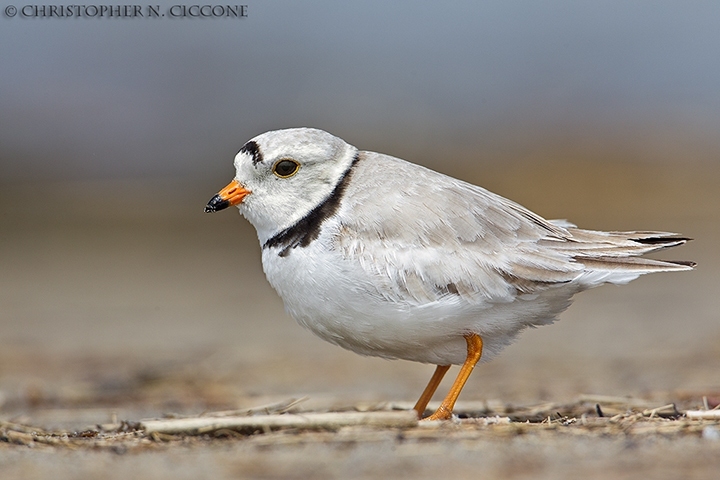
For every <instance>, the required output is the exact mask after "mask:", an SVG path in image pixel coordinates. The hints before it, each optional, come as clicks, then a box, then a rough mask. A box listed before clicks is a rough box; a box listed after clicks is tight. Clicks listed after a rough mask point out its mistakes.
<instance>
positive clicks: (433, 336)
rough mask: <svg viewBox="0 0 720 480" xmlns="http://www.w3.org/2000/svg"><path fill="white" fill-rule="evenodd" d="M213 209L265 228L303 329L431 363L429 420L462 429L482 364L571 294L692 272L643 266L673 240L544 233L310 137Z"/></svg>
mask: <svg viewBox="0 0 720 480" xmlns="http://www.w3.org/2000/svg"><path fill="white" fill-rule="evenodd" d="M234 165H235V170H236V174H235V177H234V179H233V180H232V181H231V182H230V183H229V184H228V185H227V186H226V187H225V188H223V189H222V190H220V191H219V192H218V193H217V194H216V195H214V196H213V197H212V198H211V199H210V201H209V202H208V204H207V205H206V207H205V212H206V213H213V212H217V211H220V210H223V209H225V208H228V207H230V206H237V208H238V209H239V210H240V213H241V214H242V215H243V216H244V217H245V218H246V219H247V220H248V221H249V222H250V223H251V224H252V225H253V226H254V227H255V230H256V232H257V236H258V239H259V242H260V245H261V246H262V265H263V270H264V272H265V275H266V277H267V280H268V281H269V283H270V285H272V287H273V288H274V289H275V290H276V291H277V293H278V294H279V295H280V297H281V298H282V300H283V303H284V306H285V309H286V311H287V312H288V313H289V314H290V316H292V317H293V318H294V319H295V320H296V321H297V322H298V323H299V324H300V325H301V326H303V327H306V328H308V329H309V330H310V331H312V332H313V333H314V334H316V335H317V336H319V337H320V338H322V339H323V340H326V341H328V342H330V343H333V344H335V345H338V346H340V347H343V348H345V349H348V350H351V351H353V352H356V353H358V354H361V355H366V356H377V357H382V358H386V359H404V360H409V361H414V362H421V363H426V364H434V365H435V366H436V368H435V371H434V373H433V375H432V378H431V379H430V381H429V383H428V385H427V387H426V388H425V390H424V391H423V393H422V395H421V396H420V398H419V400H418V401H417V403H416V404H415V406H414V407H413V409H414V410H415V411H416V412H417V415H418V417H419V418H422V416H423V414H424V412H425V410H426V408H427V405H428V403H429V401H430V400H431V398H432V396H433V395H434V393H435V391H436V390H437V388H438V386H439V384H440V382H441V380H442V379H443V377H444V375H445V374H446V373H447V371H448V369H449V368H450V366H451V365H460V371H459V373H458V374H457V377H456V379H455V381H454V383H453V384H452V386H451V387H450V390H449V392H448V394H447V395H446V396H445V398H444V400H443V401H442V402H441V404H440V407H439V408H438V409H437V410H436V411H435V412H434V413H432V414H431V415H429V416H428V417H426V418H425V420H448V419H451V418H452V411H453V408H454V406H455V402H456V400H457V398H458V396H459V395H460V392H461V390H462V389H463V387H464V385H465V383H466V382H467V380H468V378H469V376H470V374H471V372H472V371H473V369H474V367H475V366H476V364H477V363H478V362H479V361H480V360H481V359H482V361H483V362H484V361H488V360H490V359H492V358H493V357H495V356H496V355H497V354H498V353H500V351H501V350H502V349H503V348H504V347H506V346H507V345H509V344H510V343H511V342H512V341H513V340H514V339H515V338H516V337H517V336H518V334H519V333H520V332H521V331H522V330H524V329H526V328H527V327H534V326H539V325H545V324H550V323H553V322H554V321H555V320H556V318H557V316H558V315H559V314H560V313H561V312H563V311H564V310H565V309H566V308H567V307H568V306H569V305H570V303H571V301H572V298H573V296H574V295H575V294H577V293H579V292H581V291H583V290H586V289H589V288H592V287H595V286H598V285H601V284H605V283H610V284H625V283H627V282H629V281H631V280H634V279H635V278H637V277H639V276H640V275H643V274H646V273H652V272H665V271H682V270H692V269H693V268H694V267H695V263H694V262H690V261H663V260H655V259H649V258H644V257H641V256H642V255H644V254H646V253H649V252H653V251H656V250H660V249H664V248H667V247H674V246H677V245H682V244H684V243H686V242H687V241H689V240H690V239H689V238H687V237H683V236H681V235H679V234H675V233H669V232H653V231H628V232H617V231H611V232H606V231H593V230H585V229H581V228H578V227H577V226H576V225H574V224H572V223H570V222H568V221H566V220H545V219H544V218H542V217H541V216H539V215H537V214H535V213H533V212H531V211H530V210H528V209H526V208H525V207H523V206H521V205H519V204H517V203H515V202H513V201H511V200H508V199H506V198H504V197H502V196H500V195H497V194H494V193H491V192H490V191H488V190H486V189H484V188H482V187H479V186H475V185H473V184H470V183H467V182H464V181H462V180H458V179H455V178H453V177H450V176H446V175H444V174H441V173H438V172H436V171H433V170H430V169H428V168H425V167H423V166H420V165H417V164H414V163H410V162H408V161H405V160H402V159H399V158H395V157H392V156H389V155H385V154H381V153H375V152H371V151H361V150H359V149H358V148H356V147H354V146H352V145H350V144H348V143H346V142H345V141H344V140H342V139H340V138H338V137H336V136H334V135H332V134H330V133H328V132H325V131H323V130H318V129H314V128H290V129H284V130H275V131H269V132H266V133H263V134H261V135H258V136H257V137H255V138H253V139H252V140H250V141H248V142H247V143H245V144H244V145H243V146H242V147H241V148H240V150H239V152H238V153H237V155H236V156H235V159H234Z"/></svg>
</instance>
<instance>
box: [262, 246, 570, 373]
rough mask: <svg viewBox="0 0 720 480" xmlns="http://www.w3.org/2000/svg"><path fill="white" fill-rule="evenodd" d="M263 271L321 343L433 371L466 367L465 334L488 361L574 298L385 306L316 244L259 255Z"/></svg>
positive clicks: (354, 269) (354, 272)
mask: <svg viewBox="0 0 720 480" xmlns="http://www.w3.org/2000/svg"><path fill="white" fill-rule="evenodd" d="M318 240H320V239H318ZM263 269H264V270H265V274H266V275H267V278H268V280H269V282H270V284H271V285H272V286H273V287H274V288H275V290H276V291H277V292H278V293H279V294H280V297H281V298H282V299H283V302H284V303H285V308H286V310H287V311H288V313H290V315H291V316H292V317H293V318H295V320H297V322H298V323H300V325H303V326H304V327H307V328H308V329H310V330H311V331H312V332H313V333H315V334H316V335H318V336H319V337H320V338H322V339H324V340H326V341H328V342H331V343H334V344H336V345H339V346H341V347H343V348H346V349H348V350H352V351H354V352H356V353H359V354H361V355H371V356H378V357H384V358H400V359H405V360H411V361H416V362H423V363H432V364H437V365H448V364H461V363H463V361H464V360H465V357H466V355H467V351H466V342H465V339H464V338H463V335H464V334H466V333H477V334H479V335H480V336H481V337H482V339H483V342H484V353H483V360H489V359H490V358H492V357H493V356H494V355H496V354H497V353H499V352H500V351H501V350H502V349H503V348H504V347H505V346H507V345H508V344H510V343H511V342H512V340H513V339H514V337H515V336H516V335H517V334H518V333H519V332H520V331H521V330H523V329H524V328H526V327H527V326H529V325H539V324H545V323H550V322H552V321H553V320H554V318H555V316H556V315H557V314H558V313H559V312H560V311H562V310H564V309H565V308H566V307H567V305H569V301H568V299H569V297H570V296H571V295H572V293H571V292H567V293H562V294H561V295H557V294H556V295H554V297H558V298H543V297H538V298H536V299H533V300H520V299H518V300H516V301H515V302H512V303H509V304H508V303H504V304H497V305H492V304H479V303H474V304H470V303H468V302H466V301H464V300H462V299H461V298H460V297H458V296H452V295H449V296H447V297H444V298H442V299H440V300H438V301H434V302H429V303H425V304H417V303H412V302H410V301H398V300H397V299H392V300H389V299H388V298H387V296H385V295H384V294H383V291H382V281H378V279H377V278H370V277H369V276H368V274H367V273H366V272H365V271H363V270H362V269H361V268H359V266H357V265H354V264H352V262H350V261H348V260H346V259H344V258H342V257H341V255H340V254H339V253H338V252H336V251H333V250H330V249H327V248H324V247H323V243H322V242H321V241H316V242H313V243H312V244H311V245H309V246H307V247H304V248H295V249H293V251H292V252H291V253H290V254H289V255H287V256H285V257H279V256H278V255H277V253H276V252H274V251H273V250H271V249H264V250H263ZM558 293H560V292H558Z"/></svg>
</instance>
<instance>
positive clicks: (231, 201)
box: [205, 180, 250, 213]
mask: <svg viewBox="0 0 720 480" xmlns="http://www.w3.org/2000/svg"><path fill="white" fill-rule="evenodd" d="M248 195H250V190H246V189H245V188H243V187H242V186H241V185H240V184H239V183H238V181H237V180H233V181H232V182H230V183H229V184H228V186H227V187H225V188H223V189H222V190H220V191H219V192H218V193H217V195H215V196H214V197H212V198H211V199H210V201H209V202H208V204H207V205H206V206H205V213H213V212H218V211H220V210H224V209H226V208H228V207H229V206H232V205H237V204H239V203H240V202H242V201H243V199H244V198H245V197H247V196H248Z"/></svg>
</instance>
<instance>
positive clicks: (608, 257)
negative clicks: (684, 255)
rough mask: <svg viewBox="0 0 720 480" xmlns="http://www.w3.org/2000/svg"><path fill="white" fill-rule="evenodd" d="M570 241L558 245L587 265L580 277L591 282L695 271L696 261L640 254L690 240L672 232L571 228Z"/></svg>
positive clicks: (629, 279) (585, 281)
mask: <svg viewBox="0 0 720 480" xmlns="http://www.w3.org/2000/svg"><path fill="white" fill-rule="evenodd" d="M568 233H570V237H569V238H568V241H567V242H566V243H564V244H562V245H558V246H557V247H556V248H560V249H563V250H564V251H565V252H567V253H569V254H570V255H571V256H572V258H573V259H574V260H575V261H576V262H578V263H581V264H582V265H583V266H584V267H585V271H584V272H583V273H582V274H581V275H580V277H579V278H578V280H580V281H581V282H582V283H587V284H588V285H592V284H598V283H604V282H608V283H615V284H624V283H627V282H629V281H631V280H634V279H636V278H637V277H639V276H640V275H643V274H646V273H652V272H671V271H683V270H692V269H693V268H694V267H695V265H696V264H695V262H691V261H687V260H655V259H651V258H642V257H641V255H644V254H646V253H650V252H655V251H657V250H662V249H664V248H670V247H676V246H678V245H683V244H684V243H687V242H688V241H690V240H691V239H690V238H687V237H682V236H679V235H677V234H674V233H669V232H596V231H592V230H581V229H576V228H570V229H568Z"/></svg>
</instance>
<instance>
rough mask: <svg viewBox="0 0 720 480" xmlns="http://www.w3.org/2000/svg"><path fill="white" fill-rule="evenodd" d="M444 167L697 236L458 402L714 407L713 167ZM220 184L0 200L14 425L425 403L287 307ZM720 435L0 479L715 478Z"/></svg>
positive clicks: (369, 443)
mask: <svg viewBox="0 0 720 480" xmlns="http://www.w3.org/2000/svg"><path fill="white" fill-rule="evenodd" d="M446 171H447V170H446ZM448 173H451V174H454V175H457V176H461V177H462V178H464V179H466V180H469V181H472V182H476V183H479V184H482V185H484V186H486V187H488V188H490V189H492V190H494V191H496V192H498V193H501V194H503V195H505V196H508V197H510V198H512V199H514V200H516V201H519V202H520V203H522V204H524V205H526V206H527V207H529V208H531V209H532V210H535V211H536V212H538V213H540V214H542V215H543V216H546V217H549V218H568V219H570V220H572V221H573V222H575V223H578V224H579V225H581V226H583V227H586V228H596V229H617V230H622V229H656V230H668V231H678V232H682V233H683V234H685V235H688V236H691V237H694V238H695V239H696V240H695V241H694V242H692V243H691V244H689V245H686V246H684V247H681V248H679V249H677V250H675V251H670V252H667V253H666V254H664V255H663V256H664V257H665V258H669V259H691V260H695V261H697V262H698V263H699V267H698V269H697V270H696V271H695V272H692V273H678V274H662V275H653V276H649V277H645V278H642V279H640V280H637V281H635V282H633V283H632V284H630V285H627V286H624V287H621V288H617V287H609V286H608V287H602V288H599V289H596V290H594V291H591V292H586V293H583V294H581V295H580V296H579V297H578V298H577V300H576V301H575V303H574V305H573V306H572V307H571V308H570V309H569V310H568V311H567V312H566V313H564V314H563V315H562V316H561V321H560V322H558V323H557V324H555V325H553V326H549V327H544V328H541V329H537V330H532V331H528V332H526V333H525V334H524V335H523V336H522V338H521V339H520V340H519V341H518V342H517V343H516V344H514V345H513V346H511V347H510V348H508V349H507V350H506V351H505V352H504V354H503V355H501V356H500V357H499V358H498V359H496V360H494V361H493V362H492V363H488V364H483V365H481V366H480V367H479V368H478V369H476V371H475V372H474V374H473V376H472V378H471V379H470V382H469V383H468V385H467V386H466V388H465V390H464V392H463V394H462V396H461V400H462V401H466V402H478V401H485V402H488V403H490V404H494V405H506V406H507V405H516V406H518V405H520V406H522V405H533V404H540V403H543V402H551V403H555V404H558V405H562V404H565V403H571V402H575V401H576V400H577V398H578V396H579V395H581V394H602V395H616V396H617V395H619V396H632V397H635V398H640V399H643V400H644V401H647V402H649V403H650V404H654V405H657V406H661V405H665V404H668V403H676V404H678V405H681V406H682V407H683V408H693V407H699V406H701V405H702V398H703V396H705V397H708V398H710V399H711V401H714V400H713V399H716V398H718V396H719V395H720V394H719V393H718V392H720V313H719V312H720V290H719V289H718V285H719V282H718V280H719V279H720V275H719V272H720V255H718V253H717V248H716V246H717V238H718V234H719V233H720V232H719V230H720V228H719V227H720V222H719V220H720V193H719V192H718V189H717V185H718V180H720V170H718V169H717V168H711V167H710V166H707V165H706V166H694V167H692V168H680V167H671V166H653V167H652V168H651V167H649V166H648V165H644V166H643V165H632V164H625V163H621V162H617V163H613V164H597V163H590V162H587V163H582V162H581V163H573V164H560V163H557V162H553V161H549V160H548V161H540V162H535V163H527V164H525V163H522V162H516V163H514V164H511V165H507V166H505V167H503V168H500V167H493V168H484V169H477V168H470V167H466V168H461V167H457V169H456V170H455V171H448ZM226 180H227V179H219V180H218V182H217V183H216V184H215V183H209V182H207V181H204V182H200V184H198V183H197V182H195V183H193V182H188V181H163V182H152V181H144V182H136V181H123V182H121V181H118V182H114V183H101V182H78V183H72V184H49V185H6V186H3V187H2V190H0V215H1V217H0V221H1V222H2V224H1V227H0V228H1V230H0V305H1V308H0V421H4V422H16V423H18V424H22V425H30V426H35V427H38V428H42V429H45V430H53V431H59V430H65V431H68V432H75V431H82V430H85V429H88V428H91V427H93V426H95V425H97V424H105V423H109V422H112V421H114V420H126V421H137V420H139V419H141V418H146V417H154V416H161V415H163V414H167V413H174V414H183V415H192V414H199V413H202V412H206V411H212V410H224V409H236V408H247V407H252V406H256V405H262V404H265V403H268V402H273V401H279V400H286V399H288V398H299V397H302V396H309V397H310V400H308V402H311V403H309V405H312V402H316V404H317V405H324V407H323V408H328V407H329V408H331V409H333V410H342V409H345V408H348V407H354V408H366V407H367V405H377V404H381V403H382V402H413V401H414V400H415V399H416V397H417V396H418V395H419V394H420V392H421V390H422V388H423V387H424V385H425V382H426V381H427V380H428V378H429V376H430V374H431V373H432V369H433V368H432V367H431V366H428V365H420V364H411V363H408V362H400V361H398V362H389V361H385V360H380V359H374V358H363V357H359V356H357V355H355V354H353V353H351V352H346V351H343V350H341V349H339V348H337V347H334V346H332V345H329V344H325V343H324V342H322V341H321V340H319V339H316V338H315V337H313V336H312V334H310V333H309V332H306V331H304V330H303V329H301V328H300V327H299V326H297V325H296V324H295V323H294V321H292V320H291V319H290V318H289V317H287V316H286V315H285V313H284V311H283V308H282V304H281V302H280V300H279V299H278V298H277V296H276V295H275V293H274V292H273V291H272V289H271V288H270V286H269V285H268V284H267V282H266V281H265V279H264V276H263V274H262V270H261V266H260V254H259V252H260V248H259V246H258V245H257V241H256V237H255V233H254V230H253V229H252V228H251V227H250V226H249V225H248V224H247V223H246V222H245V221H244V220H243V219H241V218H240V217H239V216H238V215H237V213H235V212H232V211H229V212H221V213H220V214H216V215H212V216H211V215H204V214H202V207H203V206H204V204H205V202H206V201H207V200H208V198H209V197H210V196H211V195H212V194H213V193H214V192H215V191H216V190H217V189H218V188H220V187H222V186H223V185H224V184H225V181H226ZM451 376H452V374H451V375H449V376H448V377H451ZM448 384H449V381H447V380H446V381H445V382H444V383H443V385H442V386H441V387H440V390H441V391H443V392H444V391H445V389H447V387H448ZM590 411H591V412H592V408H590ZM559 414H560V416H563V415H565V414H566V412H559ZM668 421H670V420H668ZM713 425H714V426H713ZM707 426H709V427H710V428H711V429H710V430H704V432H705V433H704V434H703V429H697V428H689V427H688V428H685V427H683V428H679V429H676V430H673V431H672V432H670V431H669V430H668V431H665V433H663V432H662V431H660V430H652V431H650V430H646V431H642V429H641V430H632V429H624V430H623V429H621V430H620V431H615V430H608V431H603V432H600V433H598V434H596V435H584V434H580V433H578V432H579V430H578V429H573V428H572V427H571V426H568V427H567V428H562V426H558V427H552V428H537V429H535V430H533V429H530V430H527V431H523V432H522V434H513V435H508V434H507V432H505V431H503V430H498V429H497V428H495V427H493V426H484V425H481V424H477V425H475V424H473V425H467V424H464V425H460V424H457V425H455V426H452V425H450V426H447V427H445V428H444V429H443V428H440V429H435V430H432V433H429V432H430V431H429V430H428V431H424V430H418V429H413V430H410V431H407V432H398V431H396V430H393V429H387V430H382V429H381V430H372V429H370V430H368V429H360V430H358V431H353V432H354V433H352V434H350V433H348V431H347V430H340V431H337V432H292V434H288V433H287V432H285V433H283V432H276V433H272V434H257V435H250V436H231V437H230V438H209V439H194V440H188V441H185V442H183V441H173V442H166V443H163V442H151V444H150V445H149V446H148V447H147V448H139V449H134V448H129V449H127V448H124V447H123V448H90V449H84V448H76V447H73V448H70V447H68V446H48V445H44V444H43V445H40V444H37V445H36V444H34V443H31V444H30V446H28V445H25V444H18V443H12V442H8V441H5V442H0V465H2V470H3V472H5V473H4V474H3V477H5V478H46V477H49V476H51V475H52V476H53V478H97V477H101V476H102V477H103V478H110V479H112V478H128V477H135V476H137V475H138V474H143V475H146V476H152V477H155V478H206V477H211V476H212V477H215V478H234V477H256V478H308V477H316V478H334V477H344V478H374V477H415V478H437V477H441V476H442V477H446V478H448V477H449V478H477V476H479V475H480V474H485V475H487V476H489V477H495V478H501V477H503V478H578V477H581V476H584V477H587V478H650V477H653V478H680V477H683V478H712V477H713V474H716V473H717V472H718V471H720V440H717V438H716V437H717V436H716V435H715V433H713V432H716V430H713V429H715V428H718V427H717V422H715V423H713V422H709V423H708V425H707ZM668 428H669V427H668ZM423 432H425V433H423ZM643 432H644V433H643ZM668 432H670V433H668ZM516 433H517V432H516ZM596 433H597V432H596ZM21 443H22V442H21ZM6 475H7V476H6Z"/></svg>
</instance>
